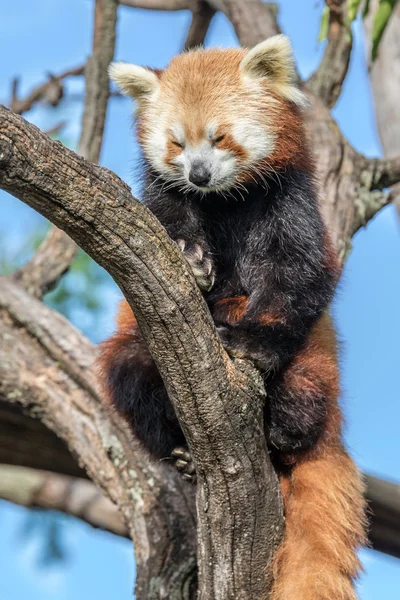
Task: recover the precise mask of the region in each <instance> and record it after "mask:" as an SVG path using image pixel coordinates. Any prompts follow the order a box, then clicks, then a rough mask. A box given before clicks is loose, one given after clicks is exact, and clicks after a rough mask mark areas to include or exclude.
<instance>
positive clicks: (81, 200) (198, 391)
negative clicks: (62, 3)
mask: <svg viewBox="0 0 400 600" xmlns="http://www.w3.org/2000/svg"><path fill="white" fill-rule="evenodd" d="M33 147H35V152H32V149H33ZM28 156H29V161H28V160H27V158H26V157H28ZM0 157H1V158H0V187H2V188H3V189H5V190H6V191H8V192H10V193H11V194H13V195H15V196H17V197H18V198H20V199H21V200H23V201H24V202H26V203H27V204H29V205H30V206H31V207H32V208H34V209H35V210H37V211H38V212H40V213H41V214H43V215H44V216H46V217H47V218H49V219H50V220H51V221H52V222H53V223H54V224H55V225H57V226H58V227H61V228H63V229H64V230H65V231H66V232H67V233H68V234H69V235H70V236H71V237H72V238H73V239H74V240H75V241H76V242H77V243H78V244H79V245H80V246H81V247H82V248H83V249H84V250H85V251H86V252H87V253H88V254H89V255H91V256H92V257H93V258H94V259H95V260H96V261H97V262H99V264H101V265H102V266H103V267H104V268H106V269H107V270H108V272H109V273H110V274H111V275H112V277H113V278H114V279H115V281H116V282H117V284H118V285H119V286H120V288H121V289H122V290H123V292H124V295H125V297H126V299H127V300H128V302H129V303H130V304H131V306H132V308H133V310H134V312H135V315H136V317H137V320H138V322H139V325H140V327H141V330H142V333H143V336H144V338H145V341H146V343H147V345H148V347H149V349H150V351H151V353H152V354H153V357H154V359H155V361H156V363H157V366H158V368H159V371H160V373H161V375H162V377H163V379H164V382H165V384H166V387H167V389H168V392H169V395H170V398H171V400H172V401H173V403H174V407H175V410H176V412H177V414H178V417H179V419H180V421H181V425H182V427H183V430H184V432H185V435H186V438H187V440H188V443H189V446H190V447H191V450H192V452H193V455H194V459H195V462H196V466H197V472H198V486H197V489H198V498H197V502H198V515H201V516H200V517H199V522H198V548H199V550H198V562H199V568H200V573H201V579H200V597H202V598H211V597H213V598H226V597H227V596H228V597H235V594H236V590H240V591H241V593H242V594H243V591H245V592H246V593H247V594H248V597H254V598H260V600H262V599H266V598H267V593H268V580H269V574H268V570H267V569H266V568H265V567H266V566H267V565H268V564H270V558H271V555H272V553H273V552H274V550H275V548H276V546H277V544H278V542H279V539H280V535H281V532H282V509H281V499H280V494H279V488H278V483H277V481H276V476H275V473H274V471H273V469H272V466H271V463H270V461H269V458H268V454H267V449H266V442H265V436H264V431H263V425H262V407H263V402H264V392H263V385H262V380H261V377H260V376H259V375H258V374H257V372H256V371H255V369H254V368H253V367H251V366H250V365H249V364H247V363H245V362H243V363H240V364H239V365H237V366H234V365H233V364H232V362H231V361H230V360H229V358H228V357H227V355H226V353H225V352H224V350H223V348H222V346H221V343H220V341H219V339H218V337H217V335H216V332H215V328H214V324H213V322H212V319H211V317H210V314H209V312H208V310H207V308H206V305H205V302H204V300H203V298H202V296H201V294H200V292H199V290H198V289H197V287H196V284H195V281H194V279H193V277H192V275H191V274H190V273H189V271H188V270H187V269H186V267H185V265H184V263H183V259H182V256H181V253H180V251H179V249H178V247H177V246H176V245H175V244H173V243H172V242H171V241H170V240H169V238H168V236H167V235H166V232H165V230H164V229H163V227H162V226H161V225H160V223H158V221H157V220H156V219H155V217H154V216H153V215H151V213H150V212H149V211H148V210H147V209H146V208H145V207H144V206H143V205H142V204H141V203H140V202H138V201H137V200H135V199H134V198H133V197H132V195H131V194H130V192H129V188H128V187H127V186H126V185H125V184H124V183H123V182H122V181H121V180H120V179H119V178H118V177H117V176H116V175H114V174H113V173H111V172H110V171H108V170H107V169H103V168H100V167H98V166H95V165H93V164H91V163H88V162H86V161H84V160H83V159H81V158H79V157H78V156H77V155H76V154H74V153H73V152H71V151H69V150H68V149H66V148H64V147H63V146H62V145H61V144H59V143H58V142H53V141H52V140H50V139H49V138H48V137H47V136H45V135H44V134H42V133H41V132H40V131H39V130H38V129H37V128H36V127H34V126H33V125H30V124H28V123H26V122H25V121H24V120H23V119H22V118H21V117H18V116H17V115H14V114H13V113H11V112H10V111H8V110H7V109H5V108H0ZM38 171H40V172H41V174H42V176H41V177H40V179H38V178H37V177H36V173H37V172H38ZM249 498H251V502H250V501H249ZM227 506H228V507H229V506H230V510H227ZM267 515H268V517H267ZM210 552H211V553H212V555H213V556H214V557H215V558H214V560H213V561H211V562H210V561H209V556H210ZM244 564H245V565H246V567H245V568H243V567H242V565H244ZM249 565H250V567H249ZM252 571H253V572H257V573H264V574H265V576H264V577H261V578H259V579H258V578H254V579H252V578H251V577H250V578H248V576H249V574H250V573H251V572H252ZM233 573H235V576H233ZM241 574H242V577H241Z"/></svg>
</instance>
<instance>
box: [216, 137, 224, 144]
mask: <svg viewBox="0 0 400 600" xmlns="http://www.w3.org/2000/svg"><path fill="white" fill-rule="evenodd" d="M224 137H225V135H220V136H218V137H217V138H215V140H214V144H219V143H220V142H222V140H223V139H224Z"/></svg>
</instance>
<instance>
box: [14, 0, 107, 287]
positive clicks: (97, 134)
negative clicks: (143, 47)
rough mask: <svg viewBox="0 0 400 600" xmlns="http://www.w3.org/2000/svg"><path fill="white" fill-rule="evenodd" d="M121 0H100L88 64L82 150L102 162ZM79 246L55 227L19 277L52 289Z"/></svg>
mask: <svg viewBox="0 0 400 600" xmlns="http://www.w3.org/2000/svg"><path fill="white" fill-rule="evenodd" d="M117 7H118V2H117V0H96V5H95V17H94V28H93V54H92V56H91V57H90V58H89V59H88V61H87V64H86V68H85V84H86V86H85V88H86V92H85V106H84V111H83V117H82V128H81V136H80V140H79V144H78V153H79V154H81V155H82V156H84V157H85V158H86V159H88V160H90V161H92V162H98V160H99V157H100V151H101V146H102V142H103V132H104V123H105V119H106V113H107V104H108V98H109V87H110V86H109V78H108V73H107V67H108V65H109V64H110V62H111V61H112V59H113V57H114V48H115V35H116V26H117ZM77 250H78V248H77V246H76V244H75V242H73V241H72V240H71V238H69V237H68V236H67V235H66V234H65V233H64V232H62V231H60V230H59V229H57V228H52V229H51V230H50V232H49V234H48V235H47V236H46V239H45V240H44V242H43V243H42V244H41V246H40V247H39V248H38V250H37V252H36V253H35V255H34V257H33V258H32V260H30V261H29V262H28V263H27V264H26V265H24V266H23V267H22V268H21V269H19V270H18V271H17V272H16V273H15V278H16V281H18V283H19V284H20V285H22V286H24V287H25V289H27V290H29V292H30V293H31V294H32V295H33V296H35V297H36V298H42V296H43V295H44V294H45V293H46V292H47V291H48V290H50V289H52V288H53V287H54V286H55V285H56V284H57V282H58V280H59V278H60V277H62V275H64V273H65V272H66V271H67V270H68V268H69V266H70V264H71V262H72V261H73V259H74V258H75V256H76V253H77Z"/></svg>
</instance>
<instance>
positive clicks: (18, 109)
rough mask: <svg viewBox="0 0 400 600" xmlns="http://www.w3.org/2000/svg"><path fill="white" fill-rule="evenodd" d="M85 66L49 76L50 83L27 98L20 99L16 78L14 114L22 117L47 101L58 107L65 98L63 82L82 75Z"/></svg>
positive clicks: (16, 79) (46, 83) (13, 88)
mask: <svg viewBox="0 0 400 600" xmlns="http://www.w3.org/2000/svg"><path fill="white" fill-rule="evenodd" d="M84 68H85V67H84V65H82V66H80V67H76V68H75V69H68V70H67V71H64V72H63V73H61V74H60V75H52V74H49V76H48V77H49V78H48V81H46V82H45V83H42V84H40V85H38V86H36V87H35V88H33V90H32V91H31V92H30V93H29V94H28V96H26V98H23V99H19V98H18V85H19V79H18V77H15V78H14V79H13V82H12V95H11V102H10V108H11V110H12V111H13V112H15V113H17V114H18V115H22V114H23V113H24V112H27V111H28V110H30V109H31V108H32V106H33V105H34V104H35V103H36V102H41V101H45V102H48V103H49V104H51V105H52V106H56V105H57V104H58V103H59V101H60V100H61V98H62V96H63V87H62V84H61V82H62V81H63V80H64V79H66V78H67V77H71V76H74V77H76V76H78V75H82V74H83V71H84Z"/></svg>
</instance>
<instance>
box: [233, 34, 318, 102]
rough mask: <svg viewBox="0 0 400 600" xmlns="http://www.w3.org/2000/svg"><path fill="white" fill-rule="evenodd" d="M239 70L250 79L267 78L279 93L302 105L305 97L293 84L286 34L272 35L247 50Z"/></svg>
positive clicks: (293, 76)
mask: <svg viewBox="0 0 400 600" xmlns="http://www.w3.org/2000/svg"><path fill="white" fill-rule="evenodd" d="M240 70H241V71H242V73H243V75H245V76H247V77H249V78H250V79H267V80H268V81H269V82H270V83H271V85H272V86H273V87H274V88H275V89H276V91H277V92H278V93H279V94H280V95H281V96H284V97H285V98H287V99H288V100H290V101H291V102H294V103H295V104H297V105H300V106H303V105H305V104H307V100H306V97H305V96H304V94H303V93H302V92H301V91H300V90H299V89H298V88H297V87H296V85H295V65H294V59H293V54H292V47H291V45H290V41H289V38H288V37H287V36H286V35H282V34H280V35H274V36H273V37H270V38H268V39H267V40H265V41H264V42H261V43H260V44H257V46H254V48H252V49H251V50H249V51H248V52H247V54H246V55H245V57H244V58H243V60H242V62H241V63H240Z"/></svg>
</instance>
